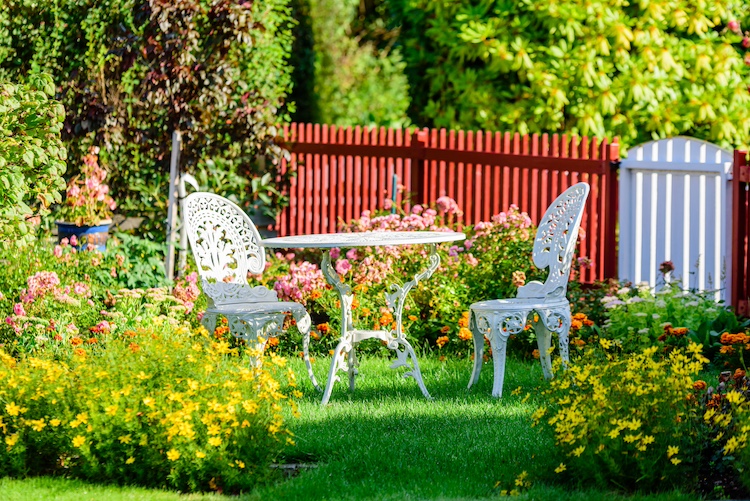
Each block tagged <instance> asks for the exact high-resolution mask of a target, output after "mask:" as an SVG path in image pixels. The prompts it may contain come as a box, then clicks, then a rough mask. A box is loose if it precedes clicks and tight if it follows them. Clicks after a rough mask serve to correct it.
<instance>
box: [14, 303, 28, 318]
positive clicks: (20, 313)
mask: <svg viewBox="0 0 750 501" xmlns="http://www.w3.org/2000/svg"><path fill="white" fill-rule="evenodd" d="M13 313H14V314H16V315H18V316H19V317H25V316H26V310H24V308H23V304H21V303H16V304H14V305H13Z"/></svg>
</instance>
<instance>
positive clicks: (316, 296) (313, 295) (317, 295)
mask: <svg viewBox="0 0 750 501" xmlns="http://www.w3.org/2000/svg"><path fill="white" fill-rule="evenodd" d="M322 295H323V293H322V292H320V291H319V290H318V289H315V290H314V291H312V292H311V293H310V299H313V300H315V299H320V297H321V296H322Z"/></svg>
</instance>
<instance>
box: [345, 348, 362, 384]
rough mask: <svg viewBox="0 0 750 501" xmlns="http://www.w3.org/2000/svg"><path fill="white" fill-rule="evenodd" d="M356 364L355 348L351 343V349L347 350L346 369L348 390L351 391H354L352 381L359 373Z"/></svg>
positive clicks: (353, 381)
mask: <svg viewBox="0 0 750 501" xmlns="http://www.w3.org/2000/svg"><path fill="white" fill-rule="evenodd" d="M357 364H358V362H357V348H356V347H355V346H354V345H352V349H351V350H349V370H348V371H347V372H348V373H349V390H351V391H354V383H355V381H356V379H357V374H358V373H359V371H358V370H357Z"/></svg>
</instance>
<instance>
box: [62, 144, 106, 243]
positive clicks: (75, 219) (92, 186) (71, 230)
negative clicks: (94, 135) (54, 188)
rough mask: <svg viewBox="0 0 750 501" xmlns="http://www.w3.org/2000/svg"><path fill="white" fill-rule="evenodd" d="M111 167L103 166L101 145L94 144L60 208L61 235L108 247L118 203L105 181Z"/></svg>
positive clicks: (69, 183)
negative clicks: (106, 169) (113, 213)
mask: <svg viewBox="0 0 750 501" xmlns="http://www.w3.org/2000/svg"><path fill="white" fill-rule="evenodd" d="M106 177H107V171H105V170H104V169H102V168H101V167H100V166H99V148H98V147H95V146H92V147H91V148H90V149H89V153H88V154H87V155H85V156H84V157H83V166H82V167H81V173H80V174H79V175H77V176H75V177H73V178H72V179H71V180H70V182H68V188H67V191H66V197H65V202H63V205H62V207H61V208H60V211H59V212H58V221H57V239H58V241H62V240H63V239H65V238H67V239H68V241H69V242H70V244H71V245H73V246H76V247H78V248H79V249H86V248H88V247H89V246H90V245H93V246H94V247H96V248H97V249H99V250H100V251H104V250H105V249H106V247H107V239H108V238H109V227H110V225H111V224H112V219H111V217H112V211H113V210H114V209H115V207H116V204H115V201H114V200H113V199H112V197H111V196H110V195H109V186H107V185H106V184H105V183H104V179H105V178H106Z"/></svg>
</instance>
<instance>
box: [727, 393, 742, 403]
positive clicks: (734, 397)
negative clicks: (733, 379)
mask: <svg viewBox="0 0 750 501" xmlns="http://www.w3.org/2000/svg"><path fill="white" fill-rule="evenodd" d="M726 399H727V402H729V403H730V404H735V405H737V404H739V403H740V402H742V401H743V400H745V398H744V397H743V396H742V393H740V392H739V391H735V390H730V391H728V392H727V394H726Z"/></svg>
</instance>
